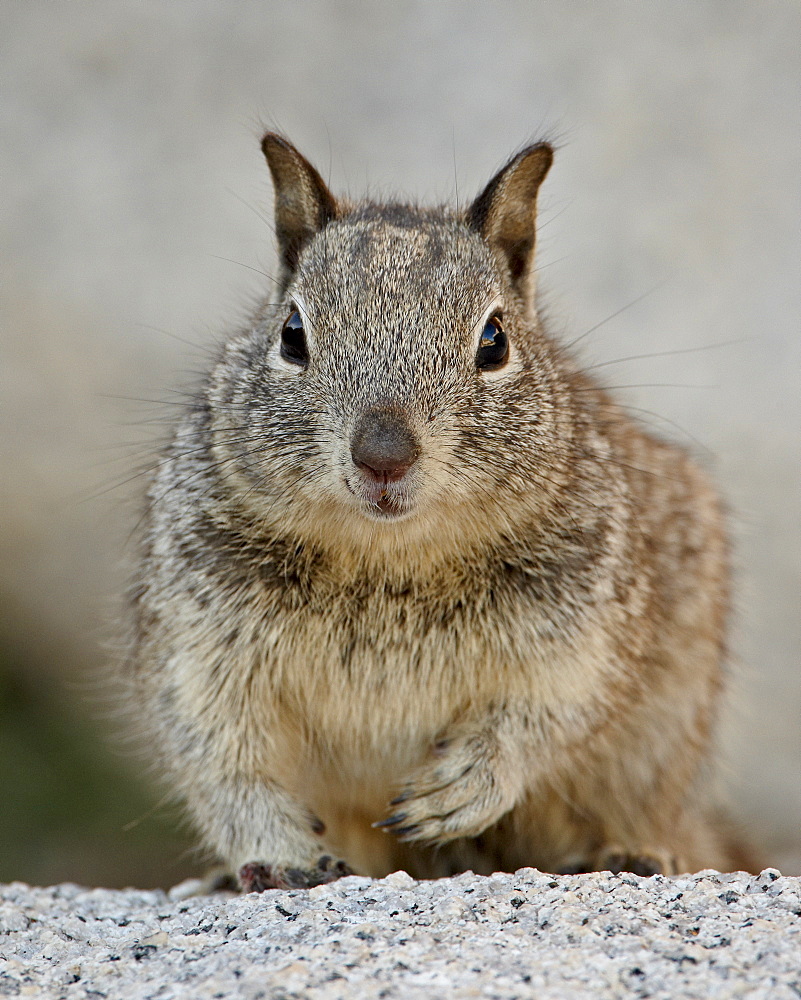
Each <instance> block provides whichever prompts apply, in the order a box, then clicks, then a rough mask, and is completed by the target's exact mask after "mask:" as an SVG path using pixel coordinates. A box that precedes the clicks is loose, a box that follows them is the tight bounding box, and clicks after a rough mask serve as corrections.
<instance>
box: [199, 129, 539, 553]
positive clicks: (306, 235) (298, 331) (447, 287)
mask: <svg viewBox="0 0 801 1000" xmlns="http://www.w3.org/2000/svg"><path fill="white" fill-rule="evenodd" d="M262 149H263V151H264V155H265V157H266V159H267V163H268V165H269V168H270V172H271V174H272V179H273V184H274V187H275V230H276V236H277V241H278V250H279V255H280V262H281V272H280V278H279V288H280V299H279V301H278V302H277V303H272V304H271V305H269V306H266V307H264V309H263V310H262V312H261V313H260V315H259V318H258V320H257V322H256V324H255V325H254V327H253V329H252V330H250V331H249V332H247V333H246V334H244V335H243V336H241V337H239V338H236V339H234V340H233V341H231V342H230V343H229V344H228V345H227V347H226V351H225V354H224V357H223V359H222V361H221V363H220V364H219V365H218V368H217V370H216V372H215V374H214V376H213V379H212V383H211V388H210V400H211V412H212V414H213V417H214V419H213V435H214V438H213V451H214V456H215V458H216V459H217V460H218V461H219V463H220V465H219V468H220V469H225V468H226V466H224V465H223V464H222V463H227V473H226V474H225V475H224V482H225V488H226V490H227V493H228V496H229V497H230V498H231V500H232V501H238V502H240V503H241V504H242V506H243V508H247V511H248V515H249V517H250V518H251V519H255V520H261V521H263V522H265V523H269V525H270V527H271V530H275V529H276V528H281V529H283V530H285V531H286V532H287V533H288V534H290V535H294V536H295V537H300V538H304V537H311V538H313V539H314V540H315V541H317V542H318V543H320V544H323V545H329V546H330V545H337V544H340V545H341V546H344V547H348V548H349V549H351V550H352V549H353V548H354V547H355V548H356V549H359V548H364V549H371V548H374V547H378V548H379V549H380V548H382V547H384V546H386V545H389V546H390V547H393V548H395V549H396V550H397V551H398V552H408V551H409V548H410V546H411V545H413V544H414V543H420V544H423V545H428V546H429V548H430V550H432V551H433V548H436V547H437V546H439V547H442V545H445V544H447V542H448V540H449V539H451V540H452V541H453V542H454V543H458V544H459V545H460V546H461V548H462V550H463V549H464V542H465V538H464V533H469V532H471V531H472V532H474V533H475V534H476V535H477V536H481V535H482V534H483V533H486V532H492V531H498V530H509V531H512V530H513V526H514V523H515V520H516V514H515V509H517V510H519V509H520V506H521V503H523V505H524V506H525V505H526V503H525V501H526V498H528V501H529V502H528V506H529V507H533V508H536V506H537V502H538V500H540V499H542V498H543V497H544V496H545V494H547V493H548V492H549V490H550V489H551V486H550V485H549V484H550V483H551V480H550V479H549V476H550V472H549V471H548V470H549V469H550V468H552V466H553V464H554V462H555V461H556V460H557V459H556V453H555V452H554V441H556V440H557V439H558V434H557V427H556V424H557V423H558V420H559V413H558V407H556V406H555V405H554V398H555V395H556V394H557V393H558V375H557V366H556V364H555V358H556V352H555V349H554V347H553V346H552V345H551V344H550V343H549V342H548V341H547V340H546V338H545V337H544V335H543V334H542V332H541V330H540V328H539V322H538V319H537V314H536V306H535V266H534V246H535V228H536V203H537V192H538V189H539V186H540V184H541V182H542V181H543V179H544V178H545V175H546V174H547V172H548V169H549V167H550V165H551V161H552V158H553V151H552V149H551V147H550V146H549V145H547V144H546V143H538V144H536V145H532V146H529V147H527V148H526V149H523V150H522V151H521V152H520V153H518V154H517V155H516V156H515V157H513V158H512V159H511V160H510V161H509V162H508V163H507V164H506V165H505V166H504V167H503V168H502V169H501V170H500V171H499V172H498V173H497V174H496V175H495V176H494V177H493V178H492V180H491V181H490V182H489V184H487V186H486V187H485V188H484V190H483V191H482V193H481V194H480V195H479V196H478V197H477V198H476V199H475V201H473V203H472V204H471V205H470V206H469V207H468V208H467V209H466V210H454V209H449V208H437V209H426V208H420V207H417V206H411V205H404V204H376V203H371V202H364V203H357V204H353V203H350V202H347V201H344V200H339V199H337V198H335V197H334V196H333V195H332V194H331V192H330V191H329V190H328V187H327V186H326V184H325V182H324V181H323V179H322V178H321V176H320V174H319V173H318V172H317V170H315V168H314V167H313V166H312V165H311V164H310V163H309V162H308V161H307V160H306V159H305V158H304V157H303V156H302V155H301V154H300V153H299V152H298V151H297V149H295V147H294V146H292V145H291V144H290V143H289V142H288V141H287V140H286V139H284V138H283V137H282V136H280V135H277V134H275V133H272V132H269V133H267V135H265V137H264V139H263V141H262ZM215 404H217V405H215ZM221 478H222V474H221ZM455 508H459V510H456V509H455Z"/></svg>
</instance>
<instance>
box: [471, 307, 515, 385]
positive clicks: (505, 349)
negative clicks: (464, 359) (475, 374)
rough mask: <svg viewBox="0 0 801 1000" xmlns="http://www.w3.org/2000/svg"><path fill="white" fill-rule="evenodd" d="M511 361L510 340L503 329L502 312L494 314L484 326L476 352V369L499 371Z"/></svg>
mask: <svg viewBox="0 0 801 1000" xmlns="http://www.w3.org/2000/svg"><path fill="white" fill-rule="evenodd" d="M508 360H509V338H508V336H507V335H506V331H505V330H504V328H503V316H502V314H501V312H500V311H496V312H494V313H492V315H491V316H490V317H489V318H488V319H487V321H486V323H485V324H484V329H483V330H482V332H481V337H480V339H479V342H478V349H477V350H476V368H477V369H478V370H479V371H483V372H494V371H498V369H499V368H503V367H504V365H506V363H507V362H508Z"/></svg>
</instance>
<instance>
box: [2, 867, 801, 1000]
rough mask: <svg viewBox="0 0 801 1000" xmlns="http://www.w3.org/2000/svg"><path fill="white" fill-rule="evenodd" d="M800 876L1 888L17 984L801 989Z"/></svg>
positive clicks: (271, 995) (5, 978) (205, 989)
mask: <svg viewBox="0 0 801 1000" xmlns="http://www.w3.org/2000/svg"><path fill="white" fill-rule="evenodd" d="M800 915H801V879H799V878H791V877H782V876H780V875H779V873H778V872H777V871H775V870H774V869H767V870H766V871H764V872H762V874H761V875H759V876H752V875H746V874H744V873H742V872H740V873H735V874H731V875H721V874H718V873H717V872H711V871H708V872H701V873H699V874H697V875H692V876H685V877H679V878H673V879H668V878H664V877H662V876H654V877H653V878H648V879H645V878H638V877H636V876H634V875H626V874H623V875H610V874H608V873H596V874H591V875H575V876H559V877H556V876H550V875H543V874H541V873H540V872H537V871H535V870H534V869H531V868H524V869H521V870H520V871H519V872H516V873H515V874H514V875H510V874H497V875H492V876H490V877H487V878H484V877H479V876H475V875H472V874H466V875H460V876H458V877H456V878H451V879H442V880H440V881H436V882H415V881H414V880H413V879H411V878H410V877H409V876H408V875H407V874H406V873H405V872H396V873H395V874H394V875H390V876H388V877H387V878H385V879H382V880H380V881H372V880H370V879H366V878H357V877H352V878H346V879H342V880H341V881H339V882H336V883H333V884H332V885H329V886H320V887H319V888H317V889H312V890H310V891H307V892H281V891H270V892H265V893H262V894H261V895H254V894H251V895H248V896H232V895H217V896H204V897H196V898H191V899H184V900H181V899H178V898H172V899H171V898H170V897H169V896H168V895H167V894H165V893H163V892H161V891H151V892H144V891H138V890H125V891H116V890H108V889H84V888H80V887H78V886H75V885H60V886H54V887H52V888H46V889H36V888H30V887H28V886H27V885H23V884H22V883H12V884H11V885H8V886H0V997H16V996H20V997H24V996H31V997H47V998H62V997H63V998H65V1000H72V998H87V1000H88V998H95V1000H102V998H108V1000H128V998H142V1000H144V998H153V1000H156V998H158V1000H173V998H184V997H186V998H191V1000H206V998H215V1000H227V998H229V997H230V998H234V997H236V998H245V1000H258V998H263V1000H295V998H312V1000H323V998H325V1000H329V998H330V1000H352V998H358V1000H362V998H365V1000H369V998H373V997H375V998H379V997H380V998H386V1000H394V998H397V1000H407V998H426V1000H438V998H450V997H453V998H467V997H471V998H476V997H486V998H493V1000H512V998H528V997H532V998H533V997H536V998H537V1000H551V998H553V1000H571V998H573V997H593V998H605V997H638V998H645V997H666V998H667V997H670V998H679V997H698V998H703V1000H709V998H718V997H749V998H760V1000H761V998H764V1000H785V998H787V1000H798V998H799V997H801V919H799V917H800Z"/></svg>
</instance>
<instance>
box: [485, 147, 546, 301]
mask: <svg viewBox="0 0 801 1000" xmlns="http://www.w3.org/2000/svg"><path fill="white" fill-rule="evenodd" d="M552 162H553V148H552V147H551V146H550V145H549V144H548V143H547V142H538V143H537V144H536V145H534V146H528V147H527V148H526V149H524V150H522V152H520V153H518V154H517V156H515V157H513V158H512V159H511V160H510V161H509V162H508V163H507V164H506V166H505V167H503V169H502V170H499V171H498V173H497V174H496V175H495V176H494V177H493V178H492V180H491V181H490V182H489V184H488V185H487V186H486V187H485V188H484V190H483V191H482V192H481V194H480V195H479V196H478V198H476V200H475V201H474V202H473V204H472V205H471V206H470V208H469V209H468V210H467V222H468V224H469V225H471V226H472V227H473V228H474V229H477V230H478V231H479V232H480V233H481V235H482V236H483V237H484V239H485V240H486V241H487V243H489V245H490V247H492V249H493V250H494V251H495V252H496V254H497V255H498V256H499V257H500V259H501V260H502V261H503V262H504V263H505V264H506V266H507V268H508V272H509V277H510V279H511V282H512V287H513V288H514V289H515V291H517V292H518V294H519V295H520V297H521V298H522V299H523V302H524V303H525V304H526V306H527V308H529V309H530V310H531V311H532V312H533V309H534V293H535V281H534V242H535V229H536V220H537V191H538V190H539V186H540V184H541V183H542V182H543V181H544V180H545V175H546V174H547V173H548V170H549V169H550V166H551V163H552Z"/></svg>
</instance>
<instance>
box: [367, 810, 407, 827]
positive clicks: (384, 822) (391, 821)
mask: <svg viewBox="0 0 801 1000" xmlns="http://www.w3.org/2000/svg"><path fill="white" fill-rule="evenodd" d="M406 816H407V814H406V813H395V815H394V816H390V817H389V818H388V819H381V820H379V821H378V822H377V823H373V826H374V827H375V828H376V829H378V830H380V829H381V828H382V827H387V826H394V825H395V824H396V823H402V822H403V821H404V820H405V819H406Z"/></svg>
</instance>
